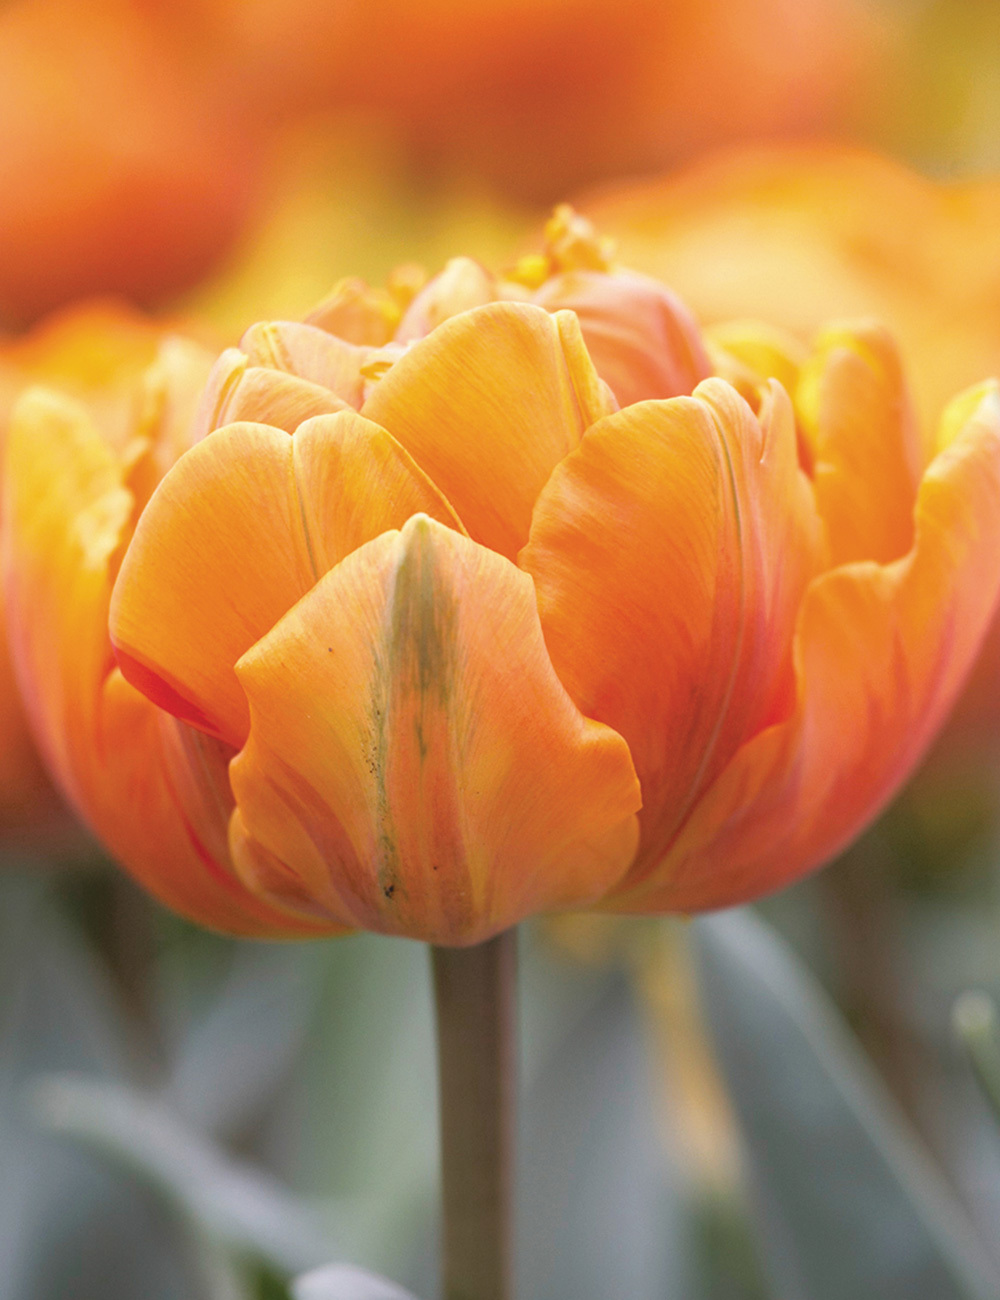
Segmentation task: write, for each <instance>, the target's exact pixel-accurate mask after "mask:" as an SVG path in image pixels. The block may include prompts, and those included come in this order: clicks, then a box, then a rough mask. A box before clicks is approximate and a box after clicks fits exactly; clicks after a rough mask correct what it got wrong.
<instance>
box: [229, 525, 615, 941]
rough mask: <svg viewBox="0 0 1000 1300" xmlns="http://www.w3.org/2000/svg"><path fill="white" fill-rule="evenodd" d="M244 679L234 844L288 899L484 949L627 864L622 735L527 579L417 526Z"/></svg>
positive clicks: (268, 645)
mask: <svg viewBox="0 0 1000 1300" xmlns="http://www.w3.org/2000/svg"><path fill="white" fill-rule="evenodd" d="M237 673H238V676H239V678H240V681H241V683H242V685H243V687H244V689H245V691H246V693H247V698H248V699H249V701H250V712H251V719H252V722H251V729H250V737H249V740H248V742H247V744H246V747H245V748H244V749H243V751H242V753H241V754H239V755H238V756H237V758H236V759H234V761H233V764H232V767H231V780H232V784H233V791H234V793H235V795H236V801H237V810H236V813H235V814H234V821H233V827H232V831H231V836H230V845H231V849H232V852H233V855H234V862H235V863H236V864H237V869H238V870H240V871H241V872H242V873H244V874H245V876H246V878H247V880H248V881H250V882H252V888H253V889H254V890H255V891H259V892H261V893H262V894H266V892H267V891H268V890H269V889H274V890H275V891H276V896H277V898H278V899H279V900H280V902H281V904H282V905H283V906H287V905H289V903H290V899H291V897H292V891H294V892H295V893H297V894H298V895H299V896H300V897H301V898H308V899H309V900H310V904H309V910H308V911H307V913H306V914H307V915H310V914H312V912H313V910H314V909H317V908H318V909H320V910H321V912H322V914H323V915H324V916H325V917H328V918H330V919H332V920H334V921H337V922H341V923H345V924H361V925H363V926H365V927H366V928H368V929H373V930H380V931H384V932H388V933H403V934H407V935H410V936H412V937H419V938H423V939H426V940H428V941H430V942H435V943H450V944H466V943H475V942H478V941H479V940H481V939H484V938H486V937H488V936H489V935H490V934H492V933H495V932H497V931H499V930H501V929H504V928H505V927H507V926H510V925H513V924H515V923H516V922H517V921H519V920H521V919H522V918H523V917H525V916H527V915H528V914H529V913H531V912H534V911H538V910H543V909H547V908H554V907H564V906H574V905H578V904H581V903H584V902H586V901H588V900H593V899H595V898H598V897H600V896H601V895H603V894H604V893H606V892H607V890H608V889H609V888H610V887H611V885H612V884H613V883H614V882H615V881H617V880H618V879H619V877H620V876H621V875H622V873H623V871H624V870H625V868H626V867H627V865H628V863H629V861H630V859H631V857H632V854H633V852H634V849H635V845H636V841H637V827H636V818H635V816H634V814H635V812H636V810H637V808H638V806H639V790H638V783H637V781H636V779H635V773H634V770H633V767H632V762H631V758H630V756H629V753H628V749H627V746H626V745H625V742H624V741H623V740H622V738H621V737H620V736H618V735H616V734H615V733H614V732H613V731H612V730H611V729H610V728H608V727H605V726H602V725H601V724H599V723H596V722H592V721H590V720H589V719H587V718H585V717H583V715H582V714H581V713H580V712H579V711H578V710H577V708H576V706H575V705H574V704H573V702H572V701H571V700H570V698H569V696H568V695H567V694H566V691H565V690H564V688H563V687H562V685H561V684H560V682H559V680H558V678H557V677H556V675H555V673H554V672H553V669H552V665H551V663H550V661H549V657H548V654H547V652H546V648H545V644H544V641H543V639H542V633H541V627H540V625H539V622H538V613H537V609H536V606H535V598H534V592H533V589H532V584H531V581H530V579H529V578H528V577H527V575H525V574H523V573H520V572H519V571H518V570H517V569H516V568H515V567H514V566H513V565H512V564H510V562H509V561H507V560H505V559H504V558H503V557H501V556H499V555H497V554H495V553H494V552H491V551H489V550H487V549H486V548H485V547H482V546H478V545H477V544H475V543H474V542H471V541H470V540H468V539H467V538H464V537H462V536H461V535H460V534H458V533H456V532H454V531H452V530H451V529H448V528H444V527H442V526H441V525H440V524H438V523H435V522H434V521H432V520H430V519H427V518H426V517H422V516H420V517H417V518H415V519H411V520H410V522H409V523H408V524H407V525H406V526H405V528H404V529H403V530H402V532H401V533H386V534H383V535H382V536H381V537H379V538H377V539H376V540H374V541H372V542H370V543H369V544H368V545H366V546H364V547H362V548H361V549H360V550H358V551H355V552H353V553H352V554H351V555H350V556H348V557H347V559H345V560H344V561H343V562H342V563H341V564H340V565H338V566H337V568H335V569H333V570H331V571H330V572H329V573H328V574H326V575H325V577H323V578H322V579H321V580H320V581H319V582H318V583H317V584H316V586H315V587H314V588H313V590H312V591H310V592H309V594H308V595H307V596H306V597H305V598H304V599H303V600H301V601H300V602H299V604H298V605H296V606H295V608H294V609H292V610H290V611H289V613H288V614H287V615H286V616H285V618H284V619H282V621H281V622H280V623H279V624H278V625H277V626H276V627H275V628H274V629H273V631H271V632H270V633H269V634H268V635H267V636H266V637H264V638H263V639H262V640H261V641H260V642H258V643H257V644H256V645H255V646H254V647H253V648H252V649H251V650H249V651H248V652H247V654H246V655H244V657H243V659H242V660H241V661H240V663H239V665H238V666H237Z"/></svg>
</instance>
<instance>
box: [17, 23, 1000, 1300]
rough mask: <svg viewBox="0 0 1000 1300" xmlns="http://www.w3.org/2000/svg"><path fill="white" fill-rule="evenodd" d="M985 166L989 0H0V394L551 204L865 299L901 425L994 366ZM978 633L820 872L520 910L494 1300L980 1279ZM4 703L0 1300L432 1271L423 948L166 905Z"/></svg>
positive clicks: (994, 1058) (752, 286)
mask: <svg viewBox="0 0 1000 1300" xmlns="http://www.w3.org/2000/svg"><path fill="white" fill-rule="evenodd" d="M997 176H1000V7H998V6H997V5H996V4H995V3H994V2H993V0H701V2H700V3H694V2H693V0H478V2H476V3H469V2H468V0H464V2H460V0H421V3H416V0H281V2H280V3H279V2H278V0H169V2H166V3H165V2H163V0H20V2H18V0H7V2H6V3H3V4H0V332H2V333H0V426H2V424H3V423H4V421H5V420H6V419H7V417H8V415H9V411H10V408H11V405H12V403H13V401H14V400H15V397H16V394H17V392H18V391H19V390H20V389H21V388H22V387H23V385H24V384H25V383H27V382H32V381H34V380H37V379H43V380H45V381H47V382H56V383H58V384H61V385H63V386H65V387H68V388H70V389H71V390H73V391H75V392H77V393H82V394H83V395H85V396H87V397H88V399H90V400H93V401H95V402H104V404H105V406H104V415H105V418H108V419H121V418H123V415H122V410H121V408H120V402H119V399H118V398H116V397H115V395H114V394H113V393H112V394H110V395H109V392H108V380H109V378H110V377H111V375H112V372H115V373H118V372H120V369H121V367H122V365H123V361H122V357H123V353H126V352H127V353H128V360H127V367H128V366H130V367H132V368H133V369H134V370H135V371H137V370H138V369H139V368H141V366H143V365H144V364H146V363H147V362H148V361H149V360H150V359H151V357H152V354H153V350H154V348H155V342H156V339H157V338H158V336H159V332H160V330H161V329H162V328H163V327H164V326H167V327H176V328H178V329H183V330H185V331H187V332H190V333H192V334H194V336H195V337H197V338H198V339H199V340H201V341H202V342H203V343H206V344H207V345H209V346H219V347H221V346H225V345H227V344H229V343H231V342H235V340H236V339H237V338H238V337H239V334H240V333H241V332H242V330H243V328H245V327H246V326H247V325H248V324H250V323H251V322H252V321H254V320H258V319H262V318H276V317H277V318H281V317H291V318H296V317H299V316H301V315H302V314H304V313H305V312H306V311H307V310H308V309H309V308H310V307H311V306H312V305H313V304H314V303H315V302H316V301H317V300H319V299H320V298H321V297H322V296H323V295H324V294H325V293H327V292H328V291H329V289H330V288H331V286H332V285H333V284H334V283H336V282H337V281H339V280H340V279H341V278H343V277H347V276H360V277H362V278H364V279H366V280H369V281H371V282H372V283H375V284H379V283H382V282H383V281H384V280H385V278H386V277H387V276H388V275H389V274H390V272H391V271H392V270H393V268H394V267H396V266H397V265H399V264H401V263H413V262H417V263H421V264H423V265H425V266H426V267H427V268H428V269H429V270H430V271H432V272H433V271H435V270H437V269H438V268H439V267H440V266H441V265H442V264H443V263H444V262H445V261H446V260H447V259H448V258H450V257H453V256H455V255H459V254H464V255H469V256H472V257H475V258H479V259H481V260H483V261H484V262H486V263H487V264H489V265H491V266H495V267H501V266H504V265H507V264H509V263H510V262H512V261H513V260H514V259H515V258H516V257H518V256H519V255H521V254H522V253H524V252H525V251H528V250H530V249H531V248H532V247H533V246H534V245H535V244H536V243H537V239H538V232H539V230H540V226H541V223H542V221H543V220H544V218H545V215H546V213H547V212H548V210H549V209H550V208H551V206H552V205H553V204H554V203H557V202H560V201H563V200H566V199H572V200H573V201H574V202H575V203H576V204H577V205H578V206H579V208H580V209H581V210H582V211H584V212H586V213H588V214H590V216H591V217H592V218H593V219H594V220H595V221H596V222H597V223H598V226H599V228H600V229H601V230H602V231H603V232H605V233H607V234H608V235H609V236H611V237H613V238H615V239H616V240H617V244H618V248H619V253H620V256H621V258H622V260H623V261H625V262H626V263H628V264H630V265H634V266H636V267H638V268H639V269H643V270H646V271H649V272H651V273H655V274H658V275H660V276H662V277H663V278H664V279H665V280H667V282H668V283H670V284H672V285H673V286H674V287H675V288H676V289H677V290H678V292H680V293H681V295H682V296H684V297H685V298H686V299H687V301H688V302H689V303H690V305H691V307H692V308H693V309H694V311H695V312H696V314H698V315H699V316H700V318H701V319H702V321H703V322H704V323H705V324H706V325H713V326H715V325H718V324H719V323H720V322H724V321H725V320H727V319H731V318H738V317H746V316H760V317H763V318H765V319H768V320H770V321H771V322H772V323H773V324H774V325H776V326H779V327H780V328H781V329H783V330H785V331H789V332H791V333H792V334H795V335H798V336H800V337H802V338H808V336H809V334H810V333H811V332H812V331H813V330H815V329H816V328H817V327H818V325H819V324H820V322H821V321H822V320H824V319H825V318H827V317H828V316H857V315H877V316H879V317H881V318H883V319H885V320H886V321H887V322H888V323H889V324H890V325H891V326H892V327H893V328H894V329H895V330H896V331H898V333H899V336H900V339H901V342H902V345H903V354H904V361H905V363H906V365H907V368H908V371H909V373H910V377H911V380H912V382H913V384H914V389H915V392H916V394H917V398H918V405H919V407H920V412H921V417H922V418H923V419H924V421H925V422H926V424H927V425H928V426H931V425H932V424H933V422H934V420H935V419H936V417H937V414H938V413H939V411H940V408H941V405H942V404H943V401H944V399H945V396H946V395H948V394H950V393H951V392H953V391H956V390H957V389H958V388H960V387H962V386H963V385H965V384H967V383H971V382H973V381H975V380H977V379H980V378H983V377H985V376H986V375H987V374H989V373H991V372H992V373H996V372H997V371H1000V179H996V178H995V177H997ZM81 321H83V322H84V323H85V326H86V328H83V329H81V327H80V322H81ZM94 321H98V322H99V323H100V327H99V328H97V327H92V323H93V322H94ZM87 322H91V324H90V325H87V324H86V323H87ZM83 337H89V338H90V340H91V342H90V343H89V344H84V343H81V339H82V338H83ZM102 340H103V341H102ZM127 367H126V368H127ZM994 640H996V642H997V645H996V646H993V645H992V644H991V645H989V646H988V647H987V651H986V653H985V654H984V658H983V661H982V664H981V666H980V668H979V670H978V671H977V678H976V681H975V683H974V686H973V688H971V690H970V694H969V695H968V696H967V697H966V699H965V701H964V702H963V704H962V705H961V706H960V711H959V715H958V718H957V720H956V722H955V723H953V724H952V726H951V727H950V728H949V730H948V732H947V734H946V735H945V737H944V738H943V739H942V741H941V743H940V744H939V746H938V747H937V749H936V750H935V752H934V754H933V755H932V756H931V758H930V760H929V761H928V763H927V764H926V765H925V766H924V768H923V769H922V770H921V772H920V773H919V774H918V776H917V777H916V778H915V780H914V781H913V782H912V783H911V785H910V786H909V787H908V789H907V790H906V791H905V792H904V793H903V795H902V796H901V797H900V798H899V799H898V800H897V802H896V803H895V804H894V805H893V807H892V808H891V809H889V810H888V812H887V813H886V815H885V816H884V817H883V818H882V819H881V821H880V822H879V823H878V824H877V825H876V826H875V827H874V828H873V830H872V831H871V832H870V833H869V834H868V835H867V836H866V837H865V838H864V839H863V840H862V841H861V842H859V843H858V844H857V845H856V846H855V847H854V848H852V849H851V850H850V851H849V852H848V853H847V854H846V855H845V857H844V858H843V859H842V860H841V861H840V862H838V863H836V864H834V865H833V866H832V867H830V868H829V869H828V870H827V871H826V872H824V873H822V874H821V875H819V876H818V877H816V878H815V879H813V880H811V881H807V882H805V883H804V884H802V885H800V886H797V887H795V888H794V889H792V890H790V891H788V892H786V893H785V894H783V895H782V896H780V897H777V898H774V899H772V900H769V901H767V902H765V903H763V904H761V905H759V906H758V907H756V908H754V909H741V910H740V911H738V912H734V913H729V914H726V915H723V916H719V917H711V918H704V919H701V920H697V921H694V922H690V923H688V922H683V921H677V920H664V921H650V920H643V921H628V920H615V921H614V922H610V921H607V920H602V919H600V918H594V917H579V918H577V917H570V918H560V919H557V920H552V921H549V922H543V923H539V924H535V925H532V926H530V927H525V933H524V934H523V935H522V953H521V956H522V968H523V978H522V992H521V1008H522V1028H523V1061H522V1077H523V1087H524V1105H523V1113H522V1130H523V1131H522V1141H521V1152H522V1156H521V1164H520V1169H519V1290H518V1295H519V1296H520V1297H521V1300H612V1298H615V1300H617V1297H624V1296H629V1297H635V1300H799V1298H801V1300H847V1298H848V1297H850V1300H898V1297H902V1296H906V1297H907V1300H952V1298H954V1300H970V1298H971V1300H989V1298H990V1297H992V1300H996V1298H997V1297H998V1296H1000V1124H998V1117H997V1114H996V1113H994V1111H993V1110H992V1109H991V1106H990V1103H989V1099H988V1090H984V1088H983V1087H982V1086H981V1084H980V1082H978V1081H977V1077H976V1070H975V1069H974V1068H973V1067H974V1065H975V1064H976V1063H977V1062H978V1068H979V1073H980V1075H982V1076H984V1077H987V1078H988V1076H989V1073H990V1070H991V1069H993V1070H995V1071H996V1078H997V1079H998V1080H1000V1046H998V1045H997V1044H1000V1039H997V1040H995V1041H994V1040H992V1039H991V1037H990V1023H991V1015H993V1012H992V1011H991V1005H992V1004H991V1001H990V999H991V998H993V999H998V998H1000V632H998V633H997V634H996V636H995V637H994ZM0 651H2V647H0ZM0 728H2V732H3V736H4V738H5V740H4V745H3V747H2V754H0V819H2V832H3V838H2V847H0V853H2V861H3V869H2V872H0V1300H287V1297H288V1295H289V1294H290V1292H289V1290H288V1287H289V1283H290V1281H291V1279H293V1278H294V1277H295V1276H296V1275H298V1274H300V1273H302V1272H304V1271H306V1270H308V1269H310V1268H313V1267H315V1266H317V1265H320V1264H323V1263H326V1262H329V1261H332V1260H343V1261H349V1262H351V1263H354V1264H359V1265H364V1266H366V1267H369V1268H373V1269H376V1270H378V1271H379V1272H381V1273H384V1274H386V1275H387V1276H390V1277H392V1278H394V1279H395V1280H396V1281H397V1282H399V1283H400V1284H403V1285H405V1286H407V1287H408V1288H411V1289H412V1290H413V1292H414V1293H415V1294H416V1295H417V1296H420V1297H423V1298H424V1300H430V1297H431V1296H433V1295H434V1294H435V1288H436V1262H435V1249H436V1247H435V1239H436V1238H435V1234H436V1226H437V1225H436V1219H435V1215H436V1198H437V1163H436V1161H437V1157H436V1140H437V1134H436V1117H435V1076H434V1063H433V1034H432V1019H431V1005H430V988H429V978H428V970H427V956H426V953H425V952H424V951H423V949H422V948H421V947H420V946H419V945H416V944H411V943H409V942H405V941H397V940H386V939H380V938H376V937H372V936H358V937H354V938H349V939H344V940H340V941H337V942H331V943H324V944H313V945H309V944H294V943H288V944H281V945H266V944H252V943H244V942H236V941H232V940H227V939H223V938H220V937H217V936H213V935H210V934H207V933H204V932H201V931H196V930H195V929H194V928H193V927H191V926H189V925H187V924H186V923H184V922H182V921H180V920H178V919H176V918H174V917H172V916H170V915H168V914H166V913H165V912H163V911H162V909H160V908H158V907H157V905H156V904H154V903H153V902H151V901H150V900H149V899H148V898H147V897H146V896H145V895H143V894H141V892H140V891H139V890H138V889H137V888H136V887H134V886H133V885H132V884H131V883H130V882H129V881H128V880H127V879H126V878H125V877H124V876H123V875H121V874H120V873H119V872H117V871H116V870H115V869H114V868H113V866H111V864H109V863H108V862H106V861H104V860H103V858H102V856H101V854H100V851H99V850H98V849H97V847H96V846H95V845H93V843H92V842H91V841H90V840H89V839H88V837H87V836H86V834H85V833H84V832H83V831H82V830H81V829H80V828H79V827H78V826H77V825H76V823H75V822H74V820H73V818H72V817H71V815H70V814H69V813H68V812H67V811H66V810H65V809H64V808H62V806H61V804H60V803H59V800H58V797H57V796H56V795H55V794H54V793H53V792H52V791H51V789H49V788H48V787H47V785H46V783H45V781H44V778H43V777H42V775H41V768H40V765H39V760H38V758H37V756H36V755H35V754H34V751H33V748H32V746H31V742H30V740H29V738H28V735H27V732H26V731H25V729H24V724H23V720H22V719H21V718H20V714H19V710H18V706H17V704H16V696H15V693H14V688H13V682H12V679H11V677H10V669H9V665H7V664H6V661H5V659H4V657H3V655H2V653H0ZM970 991H972V992H971V993H970ZM956 1006H957V1009H956ZM991 1052H993V1053H994V1055H991ZM970 1057H971V1059H970ZM997 1092H998V1094H1000V1084H998V1085H997Z"/></svg>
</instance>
